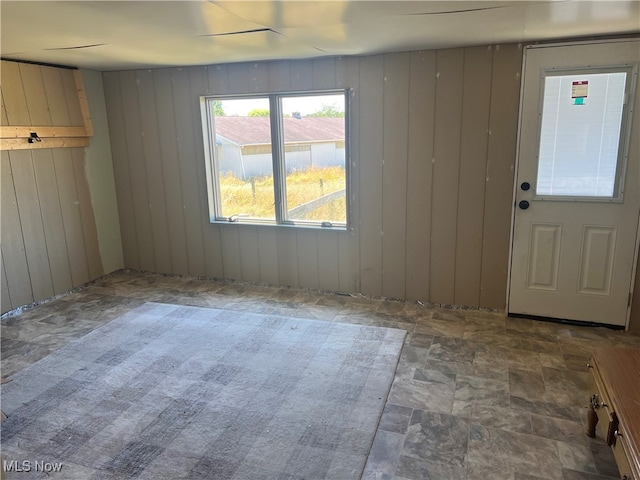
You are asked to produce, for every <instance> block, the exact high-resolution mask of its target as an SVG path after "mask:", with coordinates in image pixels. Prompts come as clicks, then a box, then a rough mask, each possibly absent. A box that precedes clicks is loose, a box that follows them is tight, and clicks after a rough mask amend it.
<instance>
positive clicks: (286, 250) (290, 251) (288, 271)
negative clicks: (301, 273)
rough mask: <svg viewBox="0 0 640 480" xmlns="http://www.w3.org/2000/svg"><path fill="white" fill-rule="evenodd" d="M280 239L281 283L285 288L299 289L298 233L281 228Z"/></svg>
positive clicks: (290, 229) (279, 270) (279, 263)
mask: <svg viewBox="0 0 640 480" xmlns="http://www.w3.org/2000/svg"><path fill="white" fill-rule="evenodd" d="M276 235H277V239H278V274H279V283H280V285H283V286H289V287H297V286H298V285H300V282H299V280H298V244H297V241H296V231H295V229H293V228H279V229H278V231H277V234H276Z"/></svg>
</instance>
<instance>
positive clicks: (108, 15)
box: [0, 0, 640, 70]
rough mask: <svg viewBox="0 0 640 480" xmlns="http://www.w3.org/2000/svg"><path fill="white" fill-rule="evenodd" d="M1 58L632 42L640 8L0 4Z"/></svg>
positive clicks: (125, 64) (171, 60) (138, 59)
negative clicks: (605, 39)
mask: <svg viewBox="0 0 640 480" xmlns="http://www.w3.org/2000/svg"><path fill="white" fill-rule="evenodd" d="M0 15H1V21H2V25H1V26H2V30H1V42H0V46H1V50H2V57H3V58H6V59H16V60H18V59H19V60H28V61H35V62H43V63H50V64H57V65H68V66H74V67H83V68H92V69H97V70H118V69H132V68H141V67H145V68H146V67H160V66H176V65H203V64H215V63H229V62H239V61H256V60H272V59H283V58H310V57H317V56H326V55H353V54H360V55H361V54H372V53H379V52H390V51H403V50H418V49H433V48H446V47H456V46H463V45H464V46H468V45H481V44H492V43H506V42H528V41H536V40H549V39H564V38H576V37H583V36H598V35H612V34H627V33H637V32H640V1H638V0H632V1H571V0H568V1H530V2H529V1H448V2H442V1H439V2H438V1H415V0H414V1H364V0H357V1H354V0H351V1H336V0H334V1H257V2H255V1H239V0H235V1H213V0H212V1H156V2H146V1H124V2H122V1H120V2H119V1H71V2H59V1H44V2H32V1H9V0H2V1H0Z"/></svg>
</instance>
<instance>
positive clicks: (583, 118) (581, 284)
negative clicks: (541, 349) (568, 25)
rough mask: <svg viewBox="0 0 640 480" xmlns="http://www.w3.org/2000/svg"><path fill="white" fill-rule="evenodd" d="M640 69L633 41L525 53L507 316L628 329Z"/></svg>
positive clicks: (639, 148)
mask: <svg viewBox="0 0 640 480" xmlns="http://www.w3.org/2000/svg"><path fill="white" fill-rule="evenodd" d="M639 61H640V41H638V40H630V41H616V42H602V43H589V44H574V45H563V46H545V47H530V48H528V49H527V50H526V53H525V69H524V79H523V80H524V81H523V85H522V97H521V98H522V100H521V106H520V131H519V144H518V170H517V174H516V187H515V188H516V193H515V206H514V223H513V234H512V241H513V243H512V252H511V272H510V281H509V302H508V311H509V313H510V314H524V315H532V316H541V317H551V318H557V319H569V320H578V321H587V322H597V323H605V324H611V325H618V326H625V325H626V323H627V317H628V312H629V303H630V301H629V299H630V289H631V285H632V277H633V274H634V272H635V265H634V260H635V258H636V253H635V252H636V248H637V237H638V223H639V211H640V141H639V137H640V128H639V125H638V120H639V119H638V118H637V117H638V114H640V105H639V103H640V95H634V93H635V86H636V80H637V76H638V63H639ZM634 110H635V111H636V114H635V115H634Z"/></svg>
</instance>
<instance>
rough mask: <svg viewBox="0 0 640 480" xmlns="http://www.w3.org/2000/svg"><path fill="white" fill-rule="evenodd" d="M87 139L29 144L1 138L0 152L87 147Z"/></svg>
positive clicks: (24, 140) (54, 140) (44, 140)
mask: <svg viewBox="0 0 640 480" xmlns="http://www.w3.org/2000/svg"><path fill="white" fill-rule="evenodd" d="M88 146H89V137H55V138H42V141H40V142H34V143H29V142H27V140H26V139H25V138H2V139H0V150H26V149H32V148H73V147H88Z"/></svg>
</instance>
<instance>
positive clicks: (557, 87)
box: [536, 72, 627, 198]
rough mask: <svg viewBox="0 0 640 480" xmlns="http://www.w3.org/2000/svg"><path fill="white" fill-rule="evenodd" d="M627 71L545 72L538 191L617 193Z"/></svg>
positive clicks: (584, 194) (587, 194)
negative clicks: (560, 73) (561, 73)
mask: <svg viewBox="0 0 640 480" xmlns="http://www.w3.org/2000/svg"><path fill="white" fill-rule="evenodd" d="M626 76H627V74H626V73H625V72H615V73H595V74H588V75H585V74H582V75H561V76H560V75H558V76H547V77H545V80H544V97H543V105H542V123H541V129H540V151H539V155H538V177H537V182H536V194H537V195H539V196H545V195H547V196H570V197H604V198H606V197H609V198H611V197H613V196H614V194H615V186H616V185H615V184H616V178H618V177H617V175H616V174H617V169H618V168H619V167H618V151H619V148H620V145H619V143H620V129H621V124H622V111H623V106H624V90H625V82H626ZM587 97H588V102H587V101H586V100H587Z"/></svg>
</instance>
